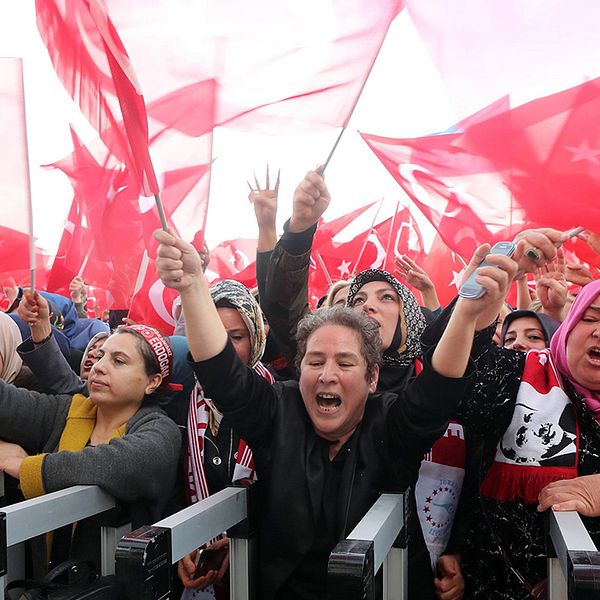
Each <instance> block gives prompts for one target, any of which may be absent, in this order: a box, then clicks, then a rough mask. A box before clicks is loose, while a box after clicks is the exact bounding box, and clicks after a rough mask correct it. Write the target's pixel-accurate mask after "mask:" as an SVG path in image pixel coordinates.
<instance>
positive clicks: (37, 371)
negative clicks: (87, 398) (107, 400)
mask: <svg viewBox="0 0 600 600" xmlns="http://www.w3.org/2000/svg"><path fill="white" fill-rule="evenodd" d="M17 352H18V353H19V356H20V357H21V359H22V360H23V363H24V364H25V365H26V366H28V367H29V368H30V369H31V372H32V373H33V374H34V375H35V376H36V377H37V379H38V381H39V382H40V383H41V384H42V385H43V389H44V390H45V391H46V392H48V393H51V394H87V381H84V380H83V379H81V377H79V376H78V375H77V374H76V373H75V372H74V371H73V369H72V368H71V365H69V363H68V362H67V359H66V358H65V357H64V356H63V354H62V352H61V351H60V348H59V346H58V342H57V341H56V338H55V337H54V336H53V335H52V336H50V339H49V340H48V341H46V342H44V343H43V344H41V345H39V346H34V345H33V341H32V340H31V338H29V339H27V340H25V341H24V342H23V343H21V344H19V345H18V346H17Z"/></svg>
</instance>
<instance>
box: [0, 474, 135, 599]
mask: <svg viewBox="0 0 600 600" xmlns="http://www.w3.org/2000/svg"><path fill="white" fill-rule="evenodd" d="M114 507H115V500H114V498H113V497H112V496H110V495H109V494H108V493H107V492H105V491H104V490H102V489H100V488H99V487H97V486H83V485H79V486H75V487H71V488H67V489H64V490H60V491H58V492H52V493H51V494H45V495H44V496H39V497H38V498H33V499H31V500H25V501H24V502H18V503H16V504H12V505H10V506H6V507H4V508H3V509H2V512H0V600H4V588H5V587H6V584H7V583H8V581H7V580H8V576H9V573H8V565H7V563H8V551H9V549H11V548H14V547H15V546H17V545H18V544H21V543H22V542H25V541H26V540H30V539H32V538H34V537H37V536H38V535H42V534H44V533H48V532H49V531H53V530H55V529H58V528H60V527H63V526H65V525H69V524H70V523H75V522H76V521H80V520H81V519H85V518H87V517H92V516H94V515H97V514H99V513H102V512H105V511H107V510H110V509H112V508H114ZM129 529H130V527H129V526H128V525H125V526H123V527H118V528H114V527H102V532H101V543H102V547H101V556H102V564H101V573H102V575H111V574H113V573H114V568H115V565H114V552H115V547H116V540H117V539H119V538H120V537H121V535H123V534H124V533H125V532H126V531H128V530H129ZM12 578H13V579H14V578H15V577H14V576H13V577H12Z"/></svg>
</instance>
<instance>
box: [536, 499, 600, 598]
mask: <svg viewBox="0 0 600 600" xmlns="http://www.w3.org/2000/svg"><path fill="white" fill-rule="evenodd" d="M567 598H568V599H569V600H588V599H590V600H591V599H592V598H594V599H597V598H600V552H598V549H597V548H596V546H595V545H594V542H593V541H592V538H591V537H590V534H589V533H588V531H587V529H586V528H585V525H584V524H583V521H582V520H581V517H580V516H579V514H578V513H576V512H558V511H554V510H550V511H549V514H548V600H567Z"/></svg>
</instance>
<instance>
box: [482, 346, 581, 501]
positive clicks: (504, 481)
mask: <svg viewBox="0 0 600 600" xmlns="http://www.w3.org/2000/svg"><path fill="white" fill-rule="evenodd" d="M578 450H579V427H578V424H577V418H576V414H575V409H574V407H573V405H572V404H571V401H570V399H569V397H568V396H567V394H566V393H565V391H564V390H563V388H562V385H561V377H560V375H559V374H558V371H557V370H556V367H555V365H554V364H553V361H552V355H551V352H550V350H548V349H545V350H531V351H530V352H528V353H527V357H526V359H525V367H524V370H523V375H522V376H521V383H520V385H519V389H518V392H517V398H516V404H515V409H514V412H513V416H512V419H511V422H510V425H509V426H508V428H507V430H506V431H505V433H504V435H503V436H502V439H501V440H500V443H499V444H498V446H497V448H496V455H495V458H494V462H493V463H492V466H491V467H490V469H489V471H488V472H487V474H486V476H485V479H484V481H483V483H482V485H481V494H482V495H483V496H487V497H490V498H495V499H497V500H501V501H506V502H512V501H516V500H522V501H524V502H527V503H534V502H537V499H538V495H539V493H540V491H541V490H542V489H543V488H544V487H545V486H546V485H548V484H549V483H551V482H553V481H558V480H560V479H572V478H574V477H577V458H578Z"/></svg>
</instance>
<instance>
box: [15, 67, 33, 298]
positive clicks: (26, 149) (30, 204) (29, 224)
mask: <svg viewBox="0 0 600 600" xmlns="http://www.w3.org/2000/svg"><path fill="white" fill-rule="evenodd" d="M18 61H19V66H20V69H19V71H20V75H21V77H20V79H21V95H22V98H23V133H24V134H25V135H24V136H23V146H24V147H23V150H24V153H25V157H24V158H25V164H26V165H27V177H26V186H27V227H28V229H29V283H30V288H31V292H32V293H33V292H34V291H35V238H34V237H33V199H32V197H31V169H30V168H29V142H28V140H27V102H26V100H25V77H24V69H23V59H22V58H19V59H18Z"/></svg>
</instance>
